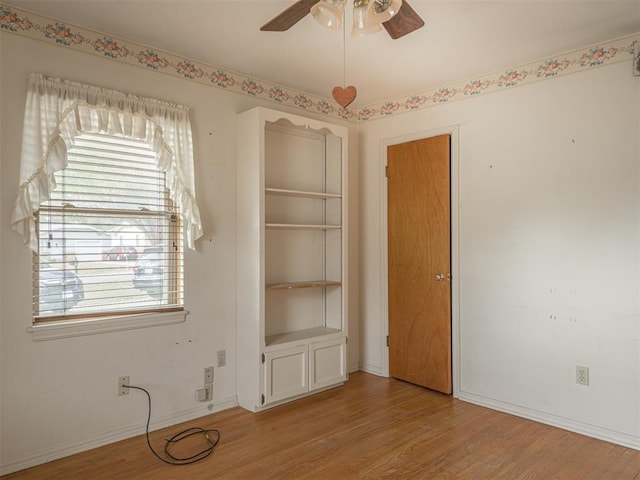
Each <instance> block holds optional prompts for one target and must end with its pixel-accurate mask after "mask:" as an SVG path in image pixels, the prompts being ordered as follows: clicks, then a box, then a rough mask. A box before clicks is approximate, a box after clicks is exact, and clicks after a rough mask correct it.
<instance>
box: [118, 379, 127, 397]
mask: <svg viewBox="0 0 640 480" xmlns="http://www.w3.org/2000/svg"><path fill="white" fill-rule="evenodd" d="M124 385H129V377H118V396H119V397H121V396H123V395H129V387H125V386H124Z"/></svg>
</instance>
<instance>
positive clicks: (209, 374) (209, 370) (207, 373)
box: [204, 367, 213, 385]
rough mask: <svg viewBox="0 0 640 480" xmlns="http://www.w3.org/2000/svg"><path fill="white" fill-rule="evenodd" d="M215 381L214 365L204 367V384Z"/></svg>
mask: <svg viewBox="0 0 640 480" xmlns="http://www.w3.org/2000/svg"><path fill="white" fill-rule="evenodd" d="M208 383H213V367H206V368H205V369H204V384H205V385H207V384H208Z"/></svg>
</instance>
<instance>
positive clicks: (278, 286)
mask: <svg viewBox="0 0 640 480" xmlns="http://www.w3.org/2000/svg"><path fill="white" fill-rule="evenodd" d="M341 285H342V283H341V282H332V281H329V280H314V281H311V282H291V283H275V284H272V285H267V286H266V289H267V290H294V289H296V288H321V287H340V286H341Z"/></svg>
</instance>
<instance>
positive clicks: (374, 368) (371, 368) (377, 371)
mask: <svg viewBox="0 0 640 480" xmlns="http://www.w3.org/2000/svg"><path fill="white" fill-rule="evenodd" d="M360 371H362V372H365V373H370V374H371V375H377V376H378V377H384V374H383V372H382V367H381V366H380V365H371V364H370V363H364V364H360Z"/></svg>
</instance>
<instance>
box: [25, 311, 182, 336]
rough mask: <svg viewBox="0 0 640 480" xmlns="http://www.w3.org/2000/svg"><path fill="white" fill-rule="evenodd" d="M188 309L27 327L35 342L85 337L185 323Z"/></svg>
mask: <svg viewBox="0 0 640 480" xmlns="http://www.w3.org/2000/svg"><path fill="white" fill-rule="evenodd" d="M188 314H189V311H188V310H182V311H179V312H167V313H141V314H134V315H122V316H119V317H108V318H99V319H91V320H75V321H69V322H50V323H39V324H37V325H32V326H30V327H28V328H27V332H29V333H31V339H32V340H33V341H34V342H42V341H45V340H58V339H61V338H70V337H83V336H86V335H96V334H99V333H109V332H121V331H125V330H134V329H138V328H147V327H159V326H161V325H172V324H176V323H184V322H185V321H186V319H187V315H188Z"/></svg>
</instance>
